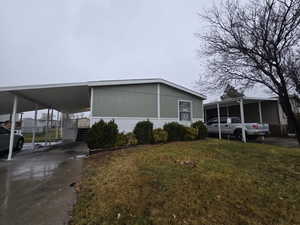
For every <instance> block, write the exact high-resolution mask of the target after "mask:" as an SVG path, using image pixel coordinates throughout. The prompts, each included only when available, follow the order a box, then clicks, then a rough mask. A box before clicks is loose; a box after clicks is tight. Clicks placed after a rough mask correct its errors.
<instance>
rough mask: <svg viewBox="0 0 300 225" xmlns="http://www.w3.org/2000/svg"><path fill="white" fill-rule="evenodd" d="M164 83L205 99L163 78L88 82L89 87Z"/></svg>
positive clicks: (203, 96)
mask: <svg viewBox="0 0 300 225" xmlns="http://www.w3.org/2000/svg"><path fill="white" fill-rule="evenodd" d="M153 83H155V84H156V83H158V84H165V85H167V86H170V87H173V88H176V89H179V90H181V91H184V92H187V93H189V94H192V95H195V96H197V97H200V98H202V99H203V100H205V99H206V96H205V95H202V94H200V93H198V92H196V91H193V90H190V89H188V88H185V87H183V86H180V85H177V84H175V83H172V82H170V81H167V80H164V79H131V80H107V81H94V82H89V86H90V87H96V86H115V85H130V84H153Z"/></svg>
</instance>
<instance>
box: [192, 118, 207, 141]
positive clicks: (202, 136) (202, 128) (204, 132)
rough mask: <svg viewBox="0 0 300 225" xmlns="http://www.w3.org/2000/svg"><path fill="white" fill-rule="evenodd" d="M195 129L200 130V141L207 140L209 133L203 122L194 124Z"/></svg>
mask: <svg viewBox="0 0 300 225" xmlns="http://www.w3.org/2000/svg"><path fill="white" fill-rule="evenodd" d="M192 127H193V128H196V129H197V130H198V137H197V138H198V139H200V140H202V139H205V138H207V136H208V132H207V127H206V126H205V124H204V123H203V122H202V121H197V122H195V123H193V124H192Z"/></svg>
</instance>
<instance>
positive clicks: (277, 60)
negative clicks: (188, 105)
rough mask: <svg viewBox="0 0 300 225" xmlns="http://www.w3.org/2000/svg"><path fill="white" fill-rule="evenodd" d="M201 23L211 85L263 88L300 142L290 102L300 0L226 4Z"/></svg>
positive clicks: (294, 86) (294, 83) (295, 70)
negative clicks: (204, 26)
mask: <svg viewBox="0 0 300 225" xmlns="http://www.w3.org/2000/svg"><path fill="white" fill-rule="evenodd" d="M202 18H204V19H205V21H206V22H208V25H209V28H210V29H209V30H210V31H209V32H208V33H206V34H199V36H200V38H201V39H203V40H204V41H205V45H206V46H205V47H204V54H205V55H206V56H208V59H209V69H210V72H211V74H210V76H208V78H207V77H206V80H208V83H209V84H210V86H211V85H213V86H214V87H215V88H224V87H226V86H227V85H228V84H232V85H234V86H235V87H240V88H242V89H243V88H244V89H246V88H251V87H254V86H255V85H257V84H260V85H263V86H265V87H267V88H268V89H269V90H271V92H272V93H274V94H276V95H277V96H278V97H279V102H280V104H281V106H282V108H283V111H284V113H285V114H286V116H287V118H288V119H289V121H291V122H292V123H294V124H295V125H296V126H295V127H296V133H297V139H298V142H299V143H300V125H299V124H298V123H297V119H296V115H295V114H294V112H293V110H292V106H291V103H290V98H289V95H290V94H295V93H297V91H298V94H299V90H300V86H299V84H300V82H299V78H300V77H299V69H298V68H300V67H299V66H298V65H299V63H298V60H297V59H299V58H300V57H299V44H300V29H299V24H300V0H255V1H253V0H252V1H251V0H249V2H248V3H246V4H243V5H240V3H239V1H238V0H228V1H226V2H225V3H222V4H220V5H219V6H218V7H217V6H215V7H214V8H213V9H212V10H210V11H208V12H207V13H206V14H205V15H202ZM202 80H203V79H202Z"/></svg>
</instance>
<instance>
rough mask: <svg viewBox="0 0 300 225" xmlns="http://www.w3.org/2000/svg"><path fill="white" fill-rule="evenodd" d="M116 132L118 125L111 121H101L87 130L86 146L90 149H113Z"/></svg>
mask: <svg viewBox="0 0 300 225" xmlns="http://www.w3.org/2000/svg"><path fill="white" fill-rule="evenodd" d="M118 132H119V131H118V125H117V124H115V122H114V121H113V120H112V121H110V122H108V123H106V122H104V121H103V120H101V121H99V122H98V123H95V124H94V125H93V126H92V128H91V129H90V130H89V133H88V138H87V145H88V147H89V148H90V149H96V148H111V147H114V146H115V144H116V142H117V135H118Z"/></svg>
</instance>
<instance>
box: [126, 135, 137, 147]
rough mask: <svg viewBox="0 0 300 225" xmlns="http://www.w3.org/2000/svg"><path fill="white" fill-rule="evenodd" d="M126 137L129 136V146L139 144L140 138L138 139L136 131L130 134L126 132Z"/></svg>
mask: <svg viewBox="0 0 300 225" xmlns="http://www.w3.org/2000/svg"><path fill="white" fill-rule="evenodd" d="M126 138H127V145H128V146H131V145H137V143H138V140H137V139H136V137H135V135H134V133H128V134H126Z"/></svg>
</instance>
